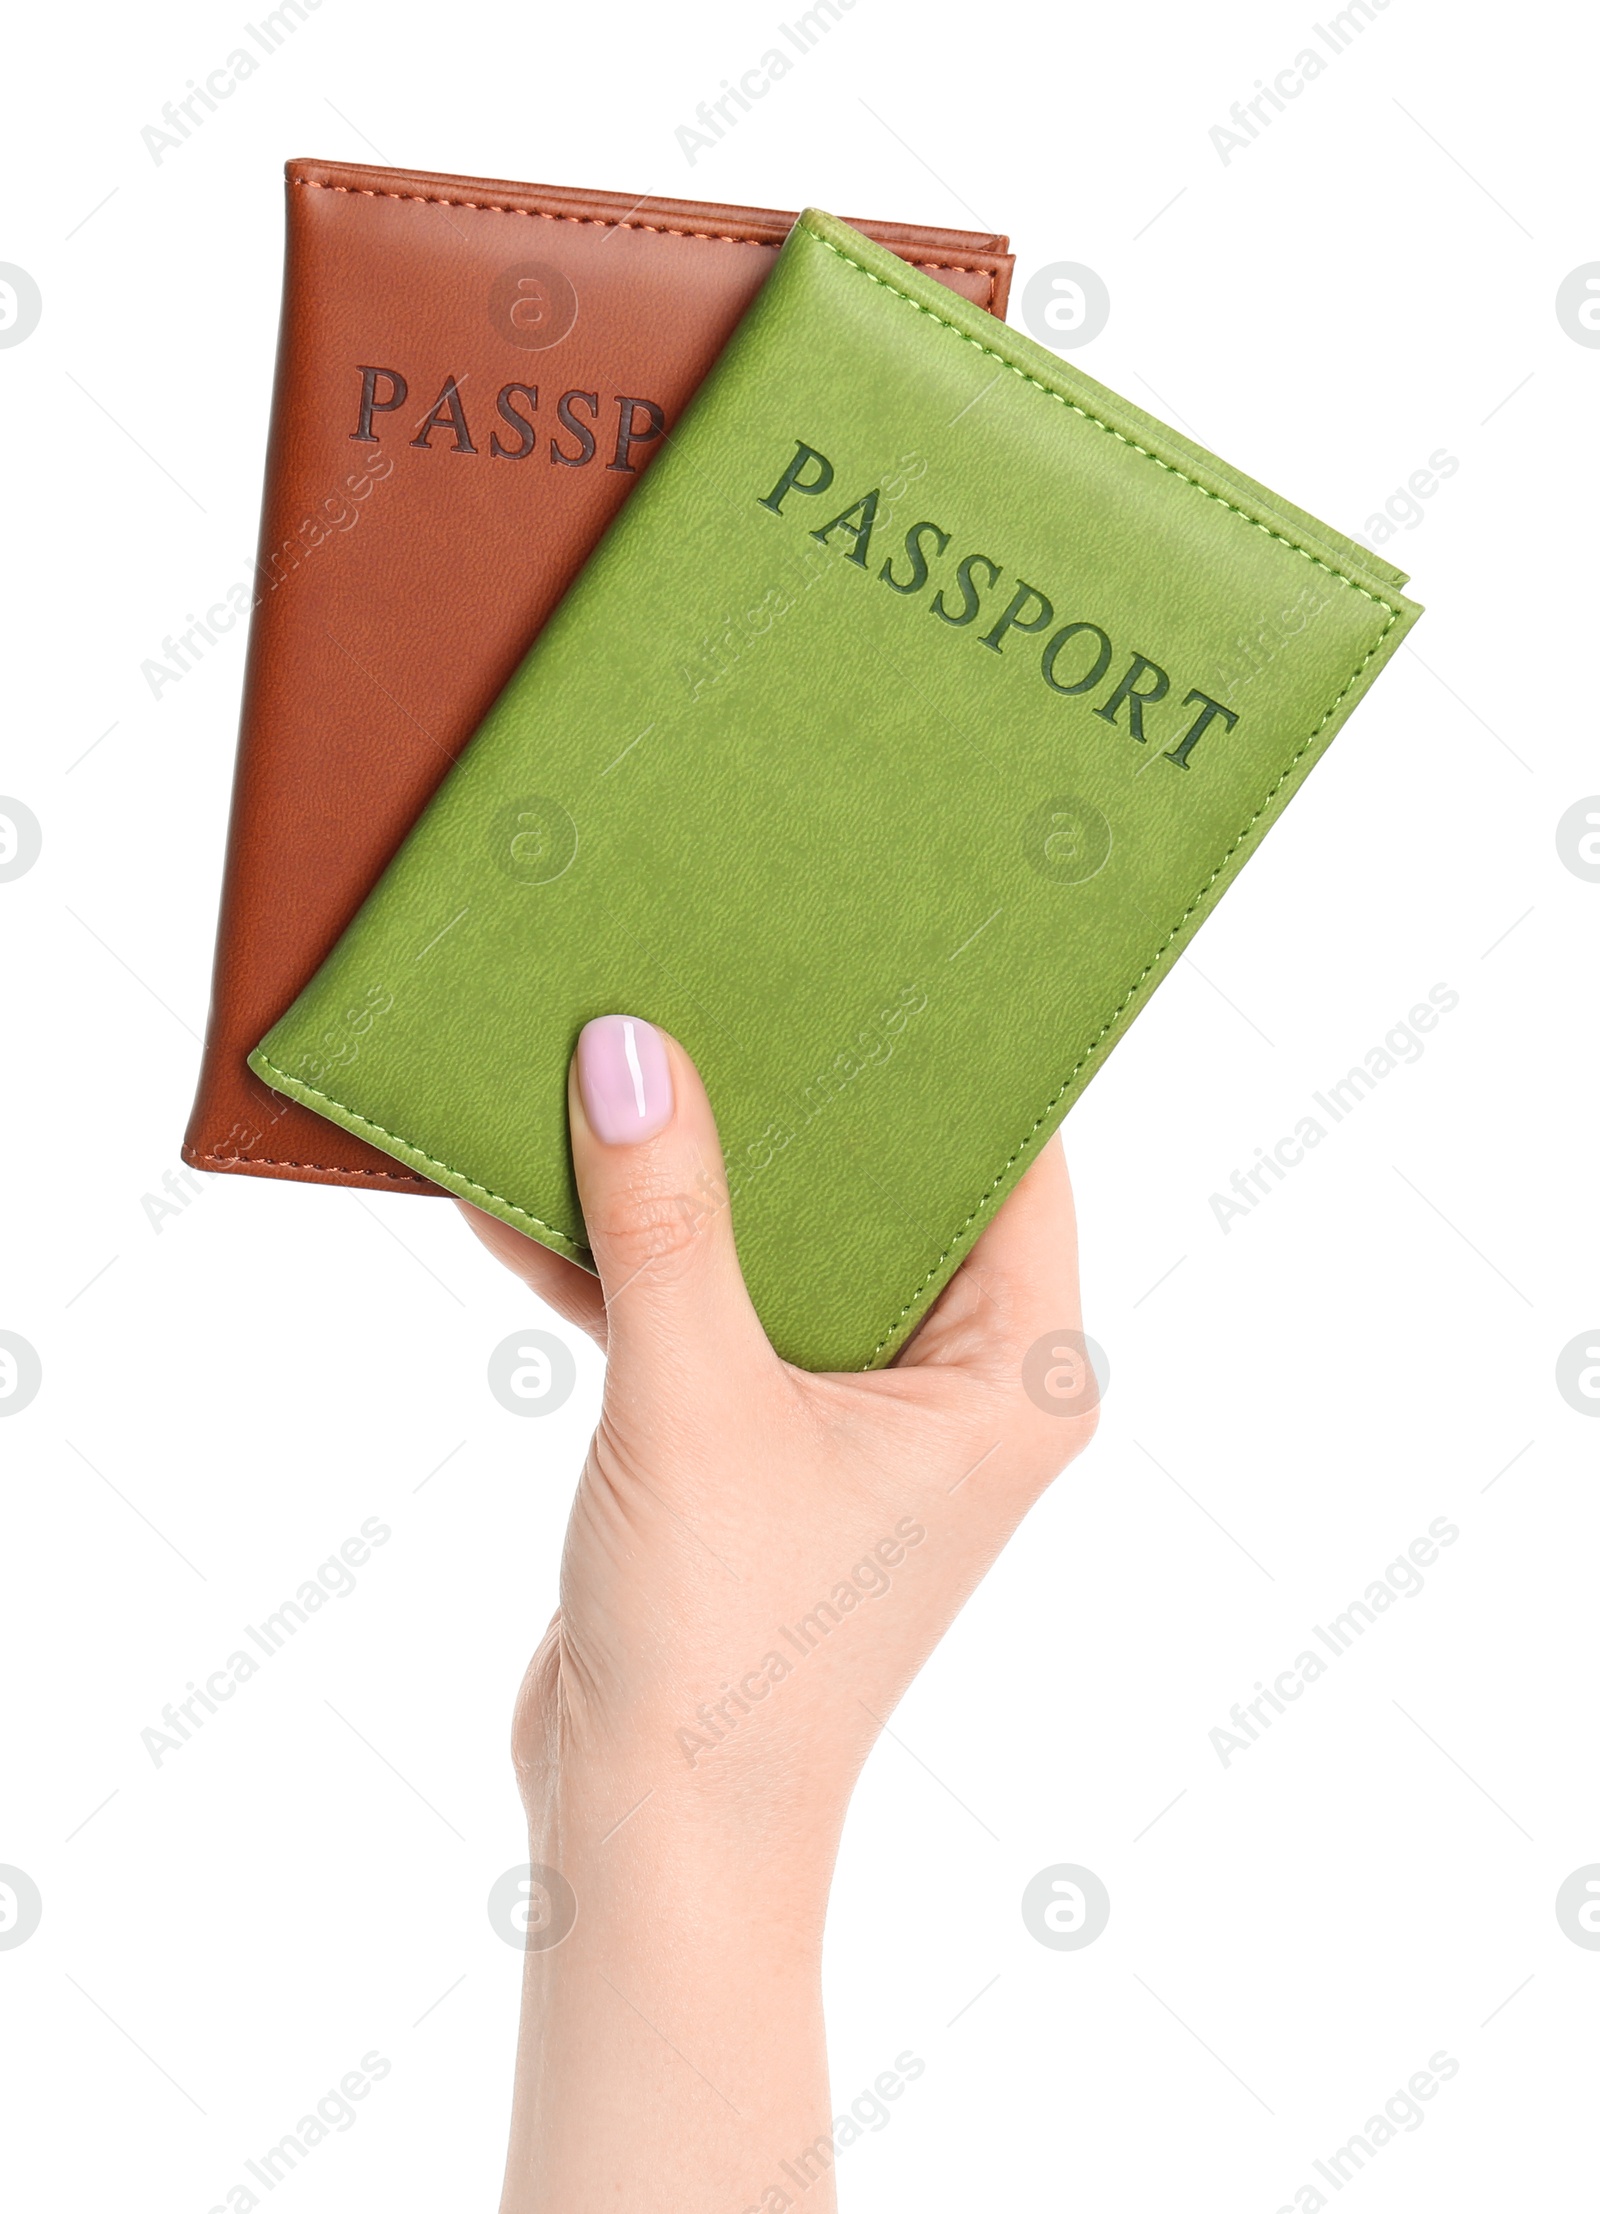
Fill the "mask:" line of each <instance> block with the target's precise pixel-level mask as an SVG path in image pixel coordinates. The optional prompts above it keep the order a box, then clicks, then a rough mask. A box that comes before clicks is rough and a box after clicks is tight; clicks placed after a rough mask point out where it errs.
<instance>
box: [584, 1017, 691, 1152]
mask: <svg viewBox="0 0 1600 2214" xmlns="http://www.w3.org/2000/svg"><path fill="white" fill-rule="evenodd" d="M578 1088H579V1090H580V1091H581V1093H582V1095H583V1111H584V1113H585V1114H586V1115H587V1116H588V1118H589V1128H590V1129H591V1130H592V1131H593V1132H594V1134H595V1136H596V1137H597V1138H599V1139H600V1141H601V1142H602V1144H605V1145H637V1144H639V1142H640V1141H641V1139H644V1138H653V1137H654V1136H655V1134H656V1132H657V1131H658V1130H660V1129H661V1128H662V1127H663V1126H664V1124H665V1123H666V1122H667V1120H668V1118H669V1117H670V1116H671V1113H672V1072H671V1070H670V1069H669V1068H668V1066H667V1049H666V1047H665V1046H664V1045H663V1044H662V1042H661V1033H660V1031H659V1030H656V1029H655V1028H653V1027H652V1025H651V1024H649V1023H647V1022H642V1021H640V1020H639V1018H638V1017H637V1016H636V1015H601V1016H599V1017H597V1018H596V1020H595V1021H594V1022H586V1023H585V1024H584V1026H583V1029H582V1031H581V1032H580V1033H579V1036H578Z"/></svg>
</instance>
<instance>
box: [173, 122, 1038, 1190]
mask: <svg viewBox="0 0 1600 2214" xmlns="http://www.w3.org/2000/svg"><path fill="white" fill-rule="evenodd" d="M285 177H286V181H287V199H288V238H287V250H286V256H285V264H284V289H283V313H282V320H281V323H280V327H279V336H278V360H277V375H276V381H275V385H274V391H273V402H272V422H271V430H270V433H269V438H268V447H267V465H266V482H265V487H264V491H263V496H262V518H261V543H260V551H259V554H258V556H257V569H256V577H257V593H258V597H257V599H256V601H255V610H254V615H253V618H252V621H251V627H250V645H249V654H248V658H247V662H246V667H245V684H244V705H243V714H242V719H241V726H240V733H239V756H238V766H237V770H236V774H235V782H234V795H233V813H232V818H231V821H230V825H229V831H228V846H227V859H226V863H225V867H224V873H223V884H222V908H221V915H220V919H219V922H218V926H217V950H216V965H215V970H214V973H213V979H212V995H211V1015H210V1021H209V1023H208V1026H207V1030H206V1042H205V1050H204V1054H203V1056H202V1060H201V1066H200V1082H199V1089H198V1093H197V1096H196V1099H195V1103H194V1111H193V1113H192V1115H191V1116H190V1119H189V1128H188V1133H187V1135H186V1137H185V1140H184V1146H183V1157H184V1159H185V1160H186V1161H188V1162H189V1163H191V1164H192V1165H193V1166H194V1167H196V1168H203V1169H223V1170H231V1171H235V1172H237V1173H241V1174H244V1175H250V1176H276V1177H289V1178H294V1179H297V1180H299V1181H300V1182H303V1183H317V1184H352V1185H356V1186H358V1187H360V1188H361V1189H363V1190H367V1191H412V1192H437V1191H438V1186H436V1185H434V1184H430V1183H428V1182H427V1181H426V1180H425V1179H424V1178H422V1177H420V1176H416V1175H414V1174H413V1173H412V1172H411V1171H410V1170H408V1169H406V1168H403V1167H401V1166H400V1165H399V1163H397V1162H395V1161H392V1160H390V1159H389V1158H388V1156H387V1155H385V1154H382V1153H379V1152H377V1151H375V1150H374V1149H373V1148H372V1147H370V1146H367V1145H365V1144H363V1143H362V1142H361V1140H360V1139H358V1138H355V1137H351V1136H349V1135H348V1134H347V1133H345V1132H344V1131H342V1130H340V1129H338V1128H337V1127H336V1126H335V1125H334V1124H332V1123H329V1122H325V1121H323V1120H322V1118H321V1117H320V1116H318V1115H313V1114H311V1113H310V1112H309V1111H308V1110H307V1109H305V1108H303V1107H300V1106H297V1105H296V1104H294V1103H293V1102H292V1101H290V1100H287V1099H284V1098H282V1097H281V1096H280V1095H279V1094H278V1093H276V1092H272V1091H269V1090H268V1089H267V1087H266V1086H265V1085H264V1084H262V1083H261V1082H260V1081H259V1079H258V1078H257V1077H256V1076H255V1075H254V1074H253V1073H252V1072H251V1071H250V1070H249V1069H248V1068H247V1067H246V1066H245V1055H246V1054H247V1053H248V1052H249V1051H250V1050H251V1048H252V1047H253V1046H254V1045H255V1044H256V1043H257V1041H258V1040H259V1039H260V1038H261V1037H262V1035H263V1034H264V1033H265V1032H266V1031H267V1030H268V1029H269V1028H270V1027H271V1026H272V1024H273V1023H274V1022H276V1020H277V1019H278V1017H279V1016H280V1015H281V1014H282V1013H283V1011H284V1009H285V1008H286V1007H287V1006H288V1005H289V1003H290V1001H291V1000H293V999H294V998H295V997H296V996H297V995H298V993H299V992H300V990H301V989H302V987H303V986H304V985H305V984H306V983H307V982H308V981H309V980H310V978H311V977H312V976H313V975H314V973H315V972H316V970H317V969H318V968H319V967H320V966H321V964H322V962H323V960H324V959H325V957H326V956H327V954H328V953H329V952H330V950H331V949H332V947H333V945H334V942H335V941H336V940H337V938H338V937H339V935H340V933H341V932H342V931H343V930H344V928H345V925H346V924H347V923H348V922H349V921H350V919H351V917H352V916H353V915H354V913H355V911H356V909H357V908H358V907H359V906H360V905H361V902H362V900H363V899H364V898H365V897H366V894H367V893H368V891H369V890H370V889H371V887H372V885H373V884H374V882H375V881H376V879H377V878H378V876H379V875H380V874H381V873H382V871H383V869H384V867H385V865H386V864H387V863H388V861H389V859H390V857H391V855H392V854H393V853H394V851H395V849H396V847H397V846H398V845H399V844H400V842H401V840H402V839H403V838H404V836H405V834H406V832H407V831H408V830H409V829H410V828H411V825H412V823H413V822H414V821H415V820H416V818H417V816H418V815H419V814H420V813H421V811H422V809H423V807H424V806H425V805H426V803H427V801H428V799H429V798H430V797H431V795H432V793H433V791H434V788H435V786H436V785H437V784H438V783H439V780H440V779H441V777H442V776H443V775H444V772H445V771H446V769H448V768H449V766H450V764H451V762H452V761H453V760H454V759H455V756H456V754H457V753H458V752H459V751H460V750H461V748H462V746H463V745H464V744H465V743H466V741H467V739H468V738H469V737H470V736H471V734H472V732H473V730H474V729H475V728H476V726H477V724H478V723H479V722H480V721H481V720H482V718H483V716H484V714H485V712H486V711H487V709H488V707H489V706H490V704H491V702H492V701H493V700H494V698H495V696H496V694H497V693H498V692H499V691H500V689H501V687H502V686H503V685H504V684H505V682H506V680H507V678H508V677H509V676H510V675H511V673H512V671H513V669H514V668H515V667H516V665H517V663H518V662H519V661H520V660H521V658H522V656H523V654H524V653H525V652H526V650H527V648H528V646H529V644H530V643H531V642H532V640H533V638H534V636H535V635H536V633H537V632H538V631H539V629H540V627H541V626H542V625H543V623H544V622H545V620H546V618H547V617H548V616H549V615H550V613H551V612H552V610H553V609H554V607H555V606H556V603H557V602H558V601H559V600H560V598H561V595H562V594H563V593H564V592H565V591H566V589H567V586H568V585H569V584H570V583H571V582H572V580H573V578H574V577H575V576H576V575H577V573H578V571H579V569H580V568H581V567H582V566H583V563H584V561H585V560H586V559H587V558H588V555H589V553H590V552H591V550H592V549H593V547H594V545H595V544H596V542H597V541H598V539H599V538H600V536H601V534H602V532H603V531H604V530H605V527H606V525H607V524H608V523H609V522H610V520H611V518H612V516H613V515H614V514H615V513H616V511H617V509H618V508H619V507H620V506H621V504H622V502H623V500H624V499H626V497H627V495H628V492H629V491H630V489H631V488H632V486H633V485H634V484H636V483H637V482H638V480H639V477H640V475H641V474H642V472H643V470H644V468H645V467H646V465H647V464H648V462H649V459H650V457H651V455H652V453H653V452H654V451H655V450H657V448H658V447H659V444H660V440H661V437H662V436H663V435H664V434H665V433H668V432H670V430H671V427H672V425H673V423H674V422H675V421H676V420H677V417H678V415H679V413H680V411H681V410H682V408H683V406H684V404H685V403H686V401H688V399H689V398H690V397H691V395H692V394H693V392H694V390H695V387H696V386H697V385H698V384H699V383H700V381H701V379H702V378H703V377H704V375H705V374H706V371H707V370H708V369H709V368H710V366H711V364H712V362H713V361H714V360H715V359H716V357H717V355H718V353H719V352H720V351H721V349H722V347H723V345H724V344H725V342H726V341H727V339H728V338H729V337H730V336H731V335H732V332H733V329H734V326H735V324H736V323H737V322H738V320H739V318H740V316H741V315H742V314H743V313H744V311H745V309H746V307H747V306H748V305H749V303H750V301H751V299H752V298H753V296H754V294H755V293H756V291H757V290H758V288H759V287H760V285H761V282H762V279H763V278H764V277H765V276H766V274H767V272H768V270H769V269H770V268H771V266H772V263H773V261H774V259H775V258H776V255H777V251H778V248H779V246H780V245H781V244H782V243H783V240H784V238H785V236H786V235H787V233H788V231H789V229H790V226H791V225H792V223H793V221H794V217H793V216H792V215H788V214H781V213H775V212H773V211H772V210H770V209H765V208H736V207H722V206H717V205H711V204H705V203H701V202H696V201H688V200H642V199H630V198H628V197H627V196H626V195H623V194H613V193H603V192H580V191H571V190H568V189H566V188H564V187H560V186H554V185H528V184H504V183H501V182H499V181H498V180H495V179H490V178H483V177H444V176H433V175H429V174H426V173H424V172H421V171H414V170H397V169H374V168H367V167H364V166H361V165H353V164H347V163H340V162H319V161H292V162H290V163H289V164H288V165H287V168H286V170H285ZM857 227H858V228H859V229H861V230H863V231H865V232H867V233H868V235H869V236H871V237H873V238H875V239H878V240H879V241H881V243H882V244H883V245H885V246H887V247H889V248H891V249H892V250H893V251H894V252H895V253H898V254H899V255H901V256H902V257H903V259H905V260H906V261H908V262H912V263H914V264H915V265H916V266H917V267H918V268H921V269H926V270H927V271H928V272H929V273H930V274H931V275H932V276H935V277H937V278H939V279H940V280H941V281H942V282H943V283H945V284H947V285H949V286H950V287H951V289H952V290H954V291H956V292H959V293H961V294H963V295H964V296H965V297H966V298H967V299H969V300H974V301H977V302H978V303H979V304H980V305H981V306H983V307H986V308H989V309H991V310H992V311H993V313H994V314H996V315H1004V313H1005V305H1006V296H1007V292H1008V289H1009V286H1010V281H1011V269H1012V257H1011V256H1010V254H1009V253H1008V252H1007V251H1006V245H1007V241H1006V240H1005V239H1004V238H998V237H989V236H984V235H981V234H974V233H969V232H966V231H946V230H927V229H922V228H919V227H916V226H913V225H910V224H891V223H861V224H859V225H858V226H857ZM736 616H737V611H736V610H733V609H730V610H729V619H730V622H731V621H733V620H735V619H736ZM719 644H720V641H715V640H708V641H707V646H708V650H709V651H715V649H716V648H717V646H718V645H719Z"/></svg>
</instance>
